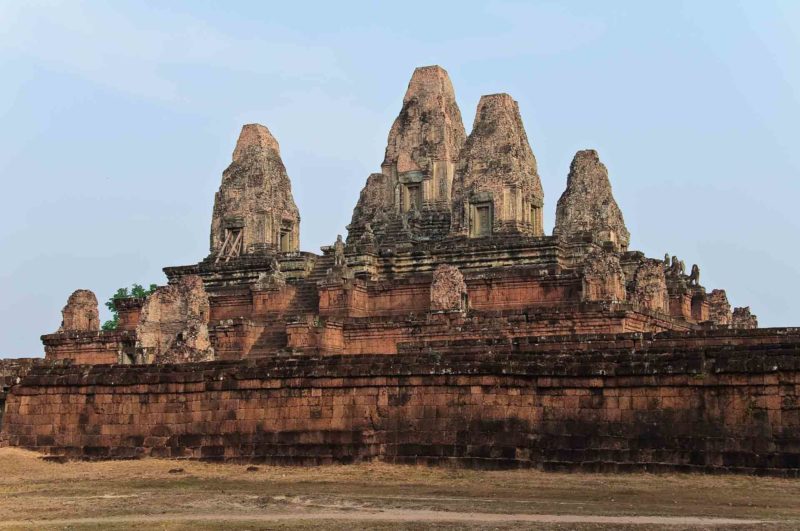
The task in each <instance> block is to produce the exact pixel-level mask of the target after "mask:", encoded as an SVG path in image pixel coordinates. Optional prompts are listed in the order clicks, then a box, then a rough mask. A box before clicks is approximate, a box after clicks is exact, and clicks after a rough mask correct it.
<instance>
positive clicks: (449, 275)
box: [431, 264, 467, 311]
mask: <svg viewBox="0 0 800 531" xmlns="http://www.w3.org/2000/svg"><path fill="white" fill-rule="evenodd" d="M466 297H467V285H466V283H465V282H464V275H462V274H461V271H459V269H458V268H457V267H454V266H451V265H449V264H441V265H439V266H437V267H436V269H435V270H434V271H433V282H432V283H431V310H432V311H463V310H465V309H466V308H465V306H466Z"/></svg>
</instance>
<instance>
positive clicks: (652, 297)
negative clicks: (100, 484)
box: [633, 259, 670, 314]
mask: <svg viewBox="0 0 800 531" xmlns="http://www.w3.org/2000/svg"><path fill="white" fill-rule="evenodd" d="M633 297H634V300H635V301H636V302H637V303H638V304H639V305H641V306H643V307H644V308H647V309H648V310H652V311H654V312H661V313H666V314H669V313H670V311H669V309H670V307H669V292H668V290H667V280H666V276H665V275H664V266H663V264H662V263H661V262H660V261H658V260H652V259H650V260H646V261H644V262H643V263H642V264H641V265H640V266H639V267H638V268H637V269H636V273H635V275H634V279H633Z"/></svg>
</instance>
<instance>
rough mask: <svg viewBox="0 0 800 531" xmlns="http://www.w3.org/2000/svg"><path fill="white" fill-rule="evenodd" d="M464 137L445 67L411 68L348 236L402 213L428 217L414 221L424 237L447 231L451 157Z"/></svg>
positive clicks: (380, 227)
mask: <svg viewBox="0 0 800 531" xmlns="http://www.w3.org/2000/svg"><path fill="white" fill-rule="evenodd" d="M465 138H466V132H465V131H464V124H463V122H462V120H461V111H459V109H458V105H457V104H456V98H455V92H454V90H453V84H452V83H451V82H450V77H449V76H448V75H447V72H446V71H445V70H444V69H443V68H442V67H440V66H424V67H420V68H417V69H416V70H414V74H413V75H412V76H411V81H410V82H409V84H408V89H407V90H406V94H405V97H404V98H403V107H402V109H401V110H400V114H399V115H398V116H397V118H396V119H395V121H394V123H393V124H392V128H391V130H390V131H389V138H388V141H387V144H386V154H385V156H384V159H383V164H381V173H374V174H372V175H370V176H369V178H368V179H367V184H366V185H365V186H364V189H363V190H362V191H361V196H360V197H359V200H358V204H357V205H356V208H355V210H354V211H353V218H352V221H351V223H350V226H349V227H348V229H349V236H348V241H351V240H352V238H353V237H356V238H357V237H359V236H361V235H362V234H363V232H364V229H365V226H366V225H367V224H369V225H370V226H371V228H372V229H377V232H378V234H379V235H380V234H381V233H382V232H385V231H386V230H389V229H388V227H387V225H389V224H391V220H392V219H393V218H394V219H397V218H399V217H402V216H406V217H412V218H414V220H415V221H417V220H420V219H422V220H427V221H423V222H420V223H418V225H419V227H420V230H419V234H420V235H421V236H422V237H436V236H437V235H440V236H444V235H446V232H447V229H448V228H449V214H450V200H451V195H450V191H451V187H452V182H453V175H454V170H455V162H456V159H457V158H458V154H459V152H460V151H461V147H462V146H463V145H464V139H465ZM405 225H406V226H407V223H406V224H405ZM437 225H441V227H439V228H443V231H442V234H437Z"/></svg>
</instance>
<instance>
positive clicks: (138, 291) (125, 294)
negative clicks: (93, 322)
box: [102, 284, 158, 330]
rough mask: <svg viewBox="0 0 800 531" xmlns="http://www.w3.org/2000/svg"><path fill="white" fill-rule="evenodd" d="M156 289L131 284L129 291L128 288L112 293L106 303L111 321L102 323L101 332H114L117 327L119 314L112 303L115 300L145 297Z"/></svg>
mask: <svg viewBox="0 0 800 531" xmlns="http://www.w3.org/2000/svg"><path fill="white" fill-rule="evenodd" d="M156 289H158V285H156V284H150V287H148V288H145V287H144V286H142V285H141V284H133V285H132V286H131V287H130V289H128V288H119V289H118V290H117V291H116V293H114V294H113V295H112V296H111V298H110V299H108V300H107V301H106V308H108V309H109V310H110V311H111V319H109V320H108V321H106V322H105V323H103V326H102V328H103V330H116V329H117V325H119V314H118V313H117V308H116V306H115V305H114V301H116V300H117V299H127V298H129V297H137V298H138V297H141V298H144V297H147V296H148V295H150V294H151V293H153V292H154V291H155V290H156Z"/></svg>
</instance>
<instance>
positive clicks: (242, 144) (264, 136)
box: [233, 124, 281, 161]
mask: <svg viewBox="0 0 800 531" xmlns="http://www.w3.org/2000/svg"><path fill="white" fill-rule="evenodd" d="M251 149H255V150H257V149H274V150H275V152H276V153H277V154H278V156H280V154H281V148H280V146H279V145H278V141H277V140H275V137H274V136H272V133H270V132H269V129H267V128H266V127H264V126H263V125H261V124H246V125H244V126H242V132H241V133H240V134H239V140H237V141H236V148H235V149H234V150H233V160H234V161H236V160H239V159H240V158H242V157H243V156H245V154H246V153H247V152H248V151H250V150H251Z"/></svg>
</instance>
